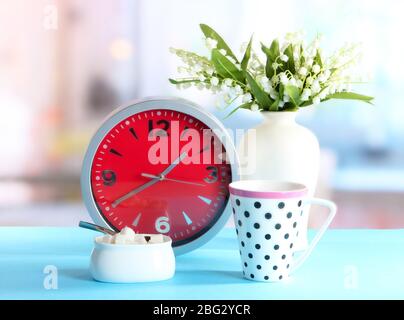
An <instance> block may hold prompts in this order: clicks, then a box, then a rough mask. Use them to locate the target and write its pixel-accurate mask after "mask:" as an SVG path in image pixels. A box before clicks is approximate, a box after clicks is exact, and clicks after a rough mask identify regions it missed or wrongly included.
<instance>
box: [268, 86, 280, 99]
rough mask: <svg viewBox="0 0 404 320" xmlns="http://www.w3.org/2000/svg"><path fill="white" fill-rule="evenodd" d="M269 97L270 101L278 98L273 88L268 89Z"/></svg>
mask: <svg viewBox="0 0 404 320" xmlns="http://www.w3.org/2000/svg"><path fill="white" fill-rule="evenodd" d="M269 96H270V97H271V98H272V99H274V100H276V99H277V98H278V96H279V94H278V92H277V91H276V90H275V89H274V88H272V87H271V88H270V89H269Z"/></svg>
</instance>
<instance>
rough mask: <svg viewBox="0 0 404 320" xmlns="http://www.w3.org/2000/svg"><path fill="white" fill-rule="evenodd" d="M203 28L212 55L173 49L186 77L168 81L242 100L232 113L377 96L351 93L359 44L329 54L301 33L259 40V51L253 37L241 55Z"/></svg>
mask: <svg viewBox="0 0 404 320" xmlns="http://www.w3.org/2000/svg"><path fill="white" fill-rule="evenodd" d="M200 27H201V30H202V32H203V33H204V35H205V41H206V47H207V48H208V50H209V51H210V56H209V57H204V56H201V55H199V54H196V53H194V52H189V51H185V50H182V49H174V48H171V49H170V50H171V52H173V53H175V54H176V55H177V56H178V57H179V58H181V60H182V62H183V63H184V65H183V66H180V67H179V68H178V71H179V72H180V73H181V74H184V77H181V78H177V79H169V80H170V82H171V83H173V84H175V85H177V87H179V88H188V87H190V86H196V87H197V88H198V89H208V90H210V91H212V92H213V93H218V94H220V95H221V98H222V99H223V101H224V102H225V103H226V104H227V105H230V104H231V103H232V102H234V101H240V102H239V105H238V107H237V108H235V109H234V110H233V111H232V112H231V113H233V112H234V111H236V110H237V109H239V108H244V109H250V110H252V111H258V110H262V111H296V110H298V109H299V108H301V107H306V106H309V105H316V104H319V103H320V102H322V101H326V100H329V99H354V100H362V101H364V102H367V103H371V102H372V100H373V97H369V96H365V95H361V94H358V93H354V92H351V91H350V87H351V84H352V83H357V82H358V80H357V79H354V78H353V76H352V75H351V74H352V69H353V67H354V66H355V64H356V63H357V60H358V58H359V53H358V52H357V46H356V45H347V46H345V47H343V48H341V49H339V50H338V51H337V52H335V53H334V54H333V55H331V56H329V57H325V56H324V55H323V53H322V50H321V48H319V43H320V39H319V37H316V38H315V39H314V40H313V41H312V42H311V43H309V44H306V43H305V42H304V41H303V40H302V38H301V37H299V35H298V34H288V35H287V36H286V37H285V39H284V40H283V41H282V42H279V40H277V39H275V40H273V41H272V43H271V44H270V45H266V44H264V43H261V50H257V52H256V51H255V50H254V45H253V37H251V38H250V41H249V42H248V43H246V44H245V45H244V48H242V56H241V57H237V56H236V55H235V54H234V53H233V52H232V50H231V49H230V48H229V46H228V45H227V44H226V43H225V41H224V40H223V39H222V37H220V36H219V34H218V33H217V32H216V31H214V30H213V29H212V28H210V27H209V26H207V25H204V24H201V25H200ZM231 113H230V114H231Z"/></svg>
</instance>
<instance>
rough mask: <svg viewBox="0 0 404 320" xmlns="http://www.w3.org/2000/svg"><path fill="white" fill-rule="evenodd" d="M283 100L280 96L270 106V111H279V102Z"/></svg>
mask: <svg viewBox="0 0 404 320" xmlns="http://www.w3.org/2000/svg"><path fill="white" fill-rule="evenodd" d="M280 101H281V99H280V98H279V97H278V98H277V99H276V100H275V101H274V102H272V104H271V105H270V107H269V111H278V104H279V102H280Z"/></svg>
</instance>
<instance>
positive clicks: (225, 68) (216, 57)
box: [212, 49, 244, 82]
mask: <svg viewBox="0 0 404 320" xmlns="http://www.w3.org/2000/svg"><path fill="white" fill-rule="evenodd" d="M212 62H213V65H214V66H215V69H216V71H217V73H218V74H219V75H221V76H222V77H223V78H233V79H235V80H237V81H239V82H244V75H243V73H242V72H241V71H240V70H239V69H237V67H236V66H235V65H234V64H233V63H232V62H231V61H230V60H229V59H227V58H226V57H225V56H224V55H222V54H221V53H220V51H219V50H218V49H213V50H212Z"/></svg>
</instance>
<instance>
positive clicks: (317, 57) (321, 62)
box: [314, 49, 323, 68]
mask: <svg viewBox="0 0 404 320" xmlns="http://www.w3.org/2000/svg"><path fill="white" fill-rule="evenodd" d="M314 61H315V62H316V63H317V64H318V65H319V66H320V68H322V67H323V61H322V60H321V55H320V50H319V49H317V52H316V56H315V57H314Z"/></svg>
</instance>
